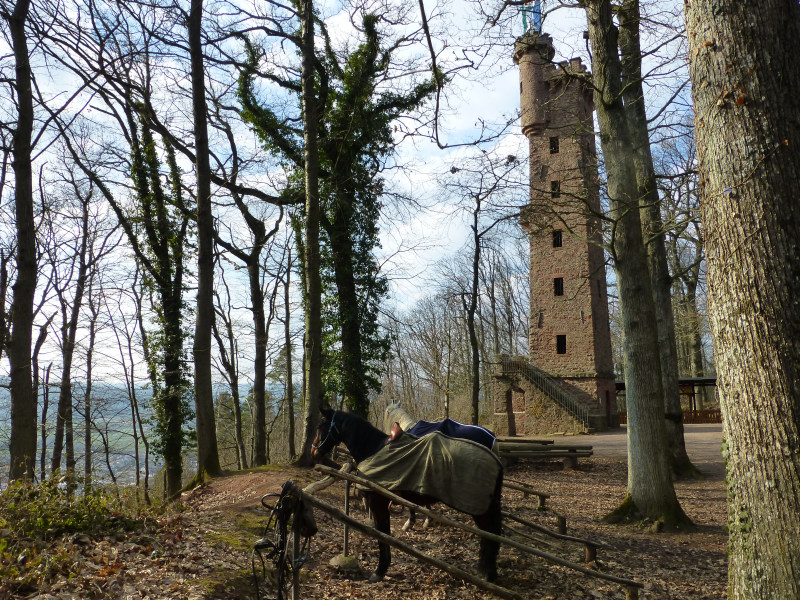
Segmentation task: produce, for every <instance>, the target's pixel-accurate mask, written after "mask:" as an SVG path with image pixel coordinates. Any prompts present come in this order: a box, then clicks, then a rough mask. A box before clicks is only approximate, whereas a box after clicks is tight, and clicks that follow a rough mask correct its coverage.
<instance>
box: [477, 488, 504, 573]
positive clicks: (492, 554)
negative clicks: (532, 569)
mask: <svg viewBox="0 0 800 600" xmlns="http://www.w3.org/2000/svg"><path fill="white" fill-rule="evenodd" d="M502 488H503V474H502V473H501V474H500V476H499V477H498V478H497V483H496V485H495V490H494V494H493V495H492V502H491V504H490V505H489V510H487V511H486V513H484V514H482V515H476V516H474V517H473V518H474V519H475V525H477V526H478V527H480V528H481V529H483V530H484V531H488V532H489V533H494V534H495V535H501V534H502V532H503V515H502V506H501V503H500V499H501V497H502ZM499 552H500V542H495V541H492V540H487V539H485V538H481V549H480V555H479V557H480V558H479V560H478V572H479V573H480V574H481V576H483V577H485V578H486V581H489V582H493V581H495V580H496V579H497V555H498V554H499Z"/></svg>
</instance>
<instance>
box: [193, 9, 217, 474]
mask: <svg viewBox="0 0 800 600" xmlns="http://www.w3.org/2000/svg"><path fill="white" fill-rule="evenodd" d="M202 24H203V0H192V2H191V8H190V13H189V53H190V56H191V64H192V109H193V111H194V143H195V152H196V159H195V176H196V177H197V312H196V314H195V319H196V321H195V329H194V346H193V349H192V354H193V357H194V401H195V417H196V427H197V475H198V477H200V478H202V477H203V476H205V475H212V476H214V475H219V474H220V473H221V472H222V470H221V468H220V464H219V451H218V449H217V429H216V423H215V419H214V394H213V390H212V385H211V322H212V321H213V319H214V297H213V288H214V255H213V251H214V222H213V219H214V217H213V214H212V212H211V167H210V165H209V158H208V154H209V150H208V119H207V116H206V88H205V74H204V72H203V41H202V38H201V34H202Z"/></svg>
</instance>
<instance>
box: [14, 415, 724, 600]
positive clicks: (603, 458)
mask: <svg viewBox="0 0 800 600" xmlns="http://www.w3.org/2000/svg"><path fill="white" fill-rule="evenodd" d="M563 439H564V438H560V441H563ZM720 439H721V431H720V428H719V426H705V425H697V426H687V432H686V440H687V446H688V451H689V455H690V457H691V458H692V460H693V461H694V462H695V464H696V465H697V466H698V467H699V468H700V469H701V471H703V473H704V474H705V475H706V477H704V478H703V479H697V480H689V481H679V482H677V483H676V486H675V488H676V493H677V495H678V498H679V500H680V502H681V505H682V506H683V508H684V510H685V511H686V513H687V514H688V515H689V517H690V518H691V519H692V520H693V521H694V523H695V525H696V527H695V528H694V529H692V530H689V531H683V532H679V533H654V532H652V531H650V530H649V528H648V526H647V525H648V524H640V525H636V524H635V525H624V526H619V525H613V526H612V525H606V524H604V523H602V522H601V518H602V517H603V516H604V515H605V514H608V512H610V511H611V510H612V509H613V508H614V507H615V506H616V505H617V504H618V503H619V502H620V501H621V500H622V498H623V497H624V495H625V489H626V481H627V464H626V463H627V461H626V460H625V456H626V450H625V434H624V430H621V431H617V432H609V433H603V434H597V435H592V436H585V437H583V436H582V437H581V438H570V441H571V442H574V443H586V444H591V445H592V446H593V448H594V456H592V457H591V458H588V459H581V461H580V464H579V467H578V468H577V469H575V470H571V469H564V468H563V466H562V464H561V462H560V461H538V462H535V461H521V462H520V463H519V464H516V465H513V466H511V467H509V468H508V469H507V470H506V477H507V478H508V479H513V480H516V481H521V482H524V483H526V484H527V485H529V486H530V487H533V488H534V489H537V490H541V491H544V492H547V493H549V494H550V495H551V497H550V499H549V500H548V505H549V508H550V511H549V512H546V513H541V512H539V511H537V510H536V500H535V499H532V498H524V497H523V496H522V494H521V493H519V492H515V491H513V490H510V489H508V490H504V492H503V505H504V509H505V510H508V511H509V512H512V513H513V514H515V515H517V516H521V517H524V518H526V519H529V520H532V521H536V522H537V523H539V524H540V525H543V526H545V527H549V528H551V529H552V528H555V526H556V515H557V514H558V515H562V516H564V517H565V518H566V520H567V526H568V533H570V534H571V535H573V536H576V537H579V538H585V539H591V540H595V541H598V542H600V543H602V544H603V545H604V547H603V549H602V550H601V552H600V554H599V555H598V560H597V562H596V564H595V565H594V566H595V568H596V569H598V570H600V571H602V572H604V573H609V574H612V575H616V576H619V577H626V578H631V579H635V580H636V581H639V582H641V583H642V584H643V585H644V589H643V591H642V593H641V595H640V598H641V599H642V600H722V599H723V598H725V590H726V584H727V557H726V554H725V549H726V543H727V536H726V534H725V531H724V526H725V522H726V517H727V506H726V490H725V484H724V479H723V476H722V457H721V456H720V454H719V448H720ZM319 478H320V477H319V474H318V473H316V472H314V471H310V470H299V469H292V468H288V467H280V466H276V467H268V468H266V469H260V470H258V471H254V472H248V473H239V474H235V475H231V476H228V477H222V478H218V479H215V480H213V481H212V482H211V483H210V484H208V485H205V486H202V487H200V488H198V489H196V490H194V491H193V492H191V493H188V494H187V495H185V496H184V497H183V499H182V501H181V503H180V505H181V506H182V508H181V509H180V510H179V511H178V512H174V513H170V514H167V515H164V517H163V518H161V519H159V521H158V523H151V525H150V526H149V527H148V528H147V530H146V531H142V532H135V533H132V534H130V535H127V536H124V537H115V536H113V535H109V536H105V537H103V538H96V539H92V540H90V541H89V543H87V544H85V545H75V544H73V545H72V546H70V547H69V548H67V550H65V552H68V553H69V557H70V561H71V562H72V563H73V565H74V568H73V570H75V571H76V573H77V574H75V575H72V576H70V577H69V578H67V577H60V578H58V579H57V580H56V581H48V582H47V583H46V584H42V585H40V586H39V587H38V590H35V591H33V593H30V594H28V595H24V596H19V595H13V594H12V595H11V596H9V595H7V594H4V593H3V590H2V587H3V586H2V585H1V583H2V582H0V600H6V598H12V597H13V598H18V597H25V598H30V599H35V600H78V599H80V600H84V599H94V598H103V599H113V600H134V599H138V598H150V599H159V600H160V599H171V600H229V599H239V600H255V598H256V594H255V588H254V586H253V577H252V550H253V544H254V542H255V541H256V540H257V539H259V538H260V537H261V536H262V535H263V534H264V526H265V525H266V522H267V514H266V511H265V510H264V509H263V508H262V507H261V506H260V502H259V500H260V498H261V496H263V495H264V494H267V493H270V492H278V491H279V490H280V488H281V486H282V484H283V483H284V482H285V481H286V480H288V479H292V480H294V481H296V482H297V483H299V484H300V485H305V484H306V483H308V482H309V481H312V480H316V479H319ZM343 489H344V488H343V486H342V485H340V484H336V485H334V486H332V487H330V488H328V489H326V490H323V491H322V492H320V497H321V498H322V499H323V500H325V501H326V502H328V503H330V504H334V505H336V506H338V507H339V508H340V509H341V508H343V500H344V494H343ZM440 507H441V505H440ZM353 511H354V512H353V516H354V517H355V518H357V519H360V520H364V519H366V517H367V515H366V514H365V513H364V512H363V510H360V507H359V503H353ZM442 511H443V512H444V513H445V514H447V515H448V516H450V517H451V518H455V519H466V518H465V517H464V515H461V514H459V513H456V512H454V511H452V510H450V509H447V508H446V507H445V508H443V509H442ZM316 516H317V524H318V526H319V531H318V533H317V535H316V536H315V537H314V539H313V542H312V548H311V560H310V561H309V562H308V563H307V564H306V565H305V567H304V570H303V574H302V586H301V587H302V596H301V597H302V598H303V599H304V600H305V599H315V600H342V599H348V600H373V599H374V598H382V597H387V598H403V599H404V600H431V599H440V600H490V599H492V598H493V596H491V595H490V594H488V593H486V592H482V591H480V590H477V589H476V588H475V587H473V586H471V585H468V584H465V583H463V582H461V581H459V580H456V579H453V578H452V577H450V576H448V575H446V574H445V573H443V572H441V571H438V570H436V569H434V568H432V567H430V566H428V565H425V564H421V563H419V562H418V561H416V560H415V559H412V558H409V557H407V556H406V555H403V554H402V553H400V552H393V561H392V566H391V568H390V571H389V574H388V576H387V578H386V579H385V580H384V581H382V582H380V583H377V584H371V583H368V582H367V581H365V580H364V579H363V578H358V577H356V578H353V577H350V576H346V575H344V574H342V573H340V572H339V571H338V570H337V569H336V568H334V567H331V566H330V565H329V561H330V560H331V558H333V557H334V556H336V555H337V554H340V553H341V552H342V526H341V524H340V523H339V522H337V521H335V520H333V519H332V518H330V517H328V516H326V515H325V514H321V513H319V512H318V513H317V515H316ZM405 519H406V515H395V516H393V517H392V531H393V533H394V534H395V535H397V536H399V537H402V538H403V539H404V541H406V542H408V543H410V544H413V545H414V546H415V547H416V548H418V549H420V550H421V551H423V552H425V553H427V554H429V555H432V556H435V557H437V558H440V559H442V560H446V561H448V562H451V563H454V564H456V565H458V566H460V567H461V568H464V569H468V570H474V568H475V560H476V557H477V553H478V548H477V546H478V544H477V541H476V538H475V537H474V536H472V535H468V534H465V533H463V532H460V531H457V530H452V529H448V528H444V527H434V528H431V529H427V530H422V529H421V528H420V527H417V528H416V529H415V530H413V531H411V532H408V533H403V532H401V531H400V527H401V525H402V523H403V522H404V521H405ZM466 521H467V522H471V519H466ZM508 532H509V533H510V532H511V530H510V529H509V530H508ZM533 534H535V532H533ZM513 535H516V534H513ZM531 543H532V544H533V545H535V546H537V547H539V548H540V549H542V550H545V551H547V552H550V553H552V554H555V555H558V556H560V557H562V558H566V559H567V560H570V561H574V562H580V561H582V557H583V547H582V545H580V544H577V545H576V544H574V543H571V542H559V541H554V540H552V539H544V538H541V537H537V538H536V539H535V540H533V541H532V542H531ZM376 550H377V548H376V544H375V542H374V541H373V540H372V539H368V538H365V537H363V536H361V535H351V538H350V552H351V555H353V556H355V557H356V558H357V560H358V562H359V564H360V565H361V566H362V568H363V569H364V571H365V572H369V571H371V570H372V569H374V568H375V566H376V562H377V551H376ZM498 568H499V573H500V579H499V581H498V583H499V584H500V585H502V586H504V587H507V588H509V589H511V590H513V591H515V592H516V593H518V594H519V595H520V597H521V598H523V599H525V600H594V599H597V598H609V599H616V600H624V598H625V593H624V590H623V589H622V588H620V586H618V585H615V584H608V583H606V582H602V581H599V580H597V579H594V578H592V577H589V576H587V575H585V574H581V573H577V572H575V571H571V570H569V569H566V568H564V567H559V566H555V565H552V564H549V563H547V562H545V561H542V560H540V559H537V558H534V557H532V556H529V555H526V554H522V553H520V552H519V551H517V550H514V549H513V548H510V547H505V546H504V547H503V548H502V549H501V551H500V556H499V559H498ZM260 598H261V599H262V600H263V599H264V598H268V599H272V598H275V594H274V589H272V588H270V586H269V585H266V586H265V587H264V590H263V593H262V594H261V596H260Z"/></svg>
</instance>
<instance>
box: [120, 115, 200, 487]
mask: <svg viewBox="0 0 800 600" xmlns="http://www.w3.org/2000/svg"><path fill="white" fill-rule="evenodd" d="M138 120H139V123H138V127H137V123H136V121H135V120H134V119H133V118H131V119H130V120H129V124H130V125H131V132H132V136H131V153H132V156H131V166H132V174H131V175H132V179H133V184H134V189H135V191H136V201H137V203H136V212H135V214H134V215H133V216H132V217H131V222H132V226H133V227H132V230H133V231H135V232H136V236H137V240H138V244H139V247H140V248H141V250H142V253H143V254H144V256H145V257H147V259H148V263H147V264H148V265H149V268H144V269H143V272H144V276H143V285H144V288H145V289H146V290H147V292H148V295H149V298H150V303H151V306H152V308H153V310H154V312H155V318H154V322H155V325H156V328H155V330H153V331H151V332H148V333H147V335H146V336H145V341H144V343H145V352H146V358H147V362H148V365H147V367H148V374H149V377H150V382H151V385H152V387H153V397H152V400H151V401H152V405H153V409H154V413H155V417H156V418H155V434H156V435H155V438H154V440H153V447H154V449H155V451H156V452H157V453H158V454H160V455H161V456H163V457H164V461H165V465H166V466H167V470H168V472H170V473H172V476H171V477H169V476H168V478H169V479H171V480H172V481H173V484H171V485H170V486H169V487H170V489H169V493H173V492H174V491H177V490H176V489H175V488H174V485H175V484H174V482H175V481H178V482H179V481H180V471H181V468H182V467H181V452H182V450H183V448H185V447H186V446H187V445H189V443H190V442H191V438H192V436H193V435H194V433H193V431H192V430H190V429H188V428H187V427H186V424H187V422H188V421H190V420H191V418H192V416H193V412H192V409H191V405H190V402H189V399H190V397H191V383H190V378H189V366H188V362H187V357H186V351H185V347H184V342H185V339H186V336H187V333H186V331H185V330H184V327H183V323H182V317H183V315H184V314H185V312H186V310H187V306H186V304H185V303H184V301H183V277H184V274H185V263H186V255H185V245H186V237H187V233H188V229H189V222H190V221H189V217H188V216H187V214H186V211H185V210H183V198H182V186H181V181H180V169H179V167H178V165H177V162H176V159H175V152H174V150H173V148H172V147H171V146H170V145H169V144H165V155H166V163H167V169H168V175H167V177H166V180H167V184H168V187H169V193H167V192H165V189H164V183H163V177H162V173H161V167H162V165H161V160H160V158H159V156H158V152H157V149H156V143H155V139H154V138H153V134H152V130H151V128H150V126H149V124H148V122H147V118H146V115H145V114H139V118H138ZM141 258H142V257H139V262H140V263H142V262H143V261H142V260H141ZM145 266H147V265H145ZM175 470H177V471H178V473H177V476H176V474H175V473H174V471H175ZM178 487H180V486H179V485H178Z"/></svg>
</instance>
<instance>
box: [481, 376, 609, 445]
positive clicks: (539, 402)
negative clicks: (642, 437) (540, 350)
mask: <svg viewBox="0 0 800 600" xmlns="http://www.w3.org/2000/svg"><path fill="white" fill-rule="evenodd" d="M492 379H493V381H492V384H493V385H492V388H493V390H492V391H493V397H494V432H495V434H496V435H518V436H536V435H546V434H553V433H582V432H585V431H586V428H585V427H584V425H583V423H581V422H580V421H579V420H577V419H575V418H574V417H573V416H572V415H571V414H570V413H569V412H568V411H567V410H565V409H563V408H561V406H559V405H558V404H556V403H555V402H553V401H552V400H551V399H550V398H549V397H547V396H546V395H545V394H543V393H542V392H541V391H540V390H539V389H538V388H537V387H536V386H534V385H533V384H532V383H530V382H529V381H528V380H527V379H525V378H523V377H508V376H499V375H495V376H494V377H493V378H492ZM560 383H561V385H562V386H564V387H565V388H567V389H568V390H569V391H570V392H571V393H572V394H573V396H576V397H577V398H578V399H580V400H582V401H584V402H585V403H586V405H587V408H588V409H589V427H590V428H591V429H593V430H597V431H604V430H605V429H607V428H609V427H617V426H619V422H618V413H617V411H616V401H615V397H614V395H613V391H614V390H615V387H614V380H613V379H608V380H606V379H598V378H563V379H561V380H560ZM606 392H608V398H609V399H610V402H611V403H612V404H611V405H610V406H611V410H610V411H609V409H608V408H607V406H608V405H607V402H606Z"/></svg>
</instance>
